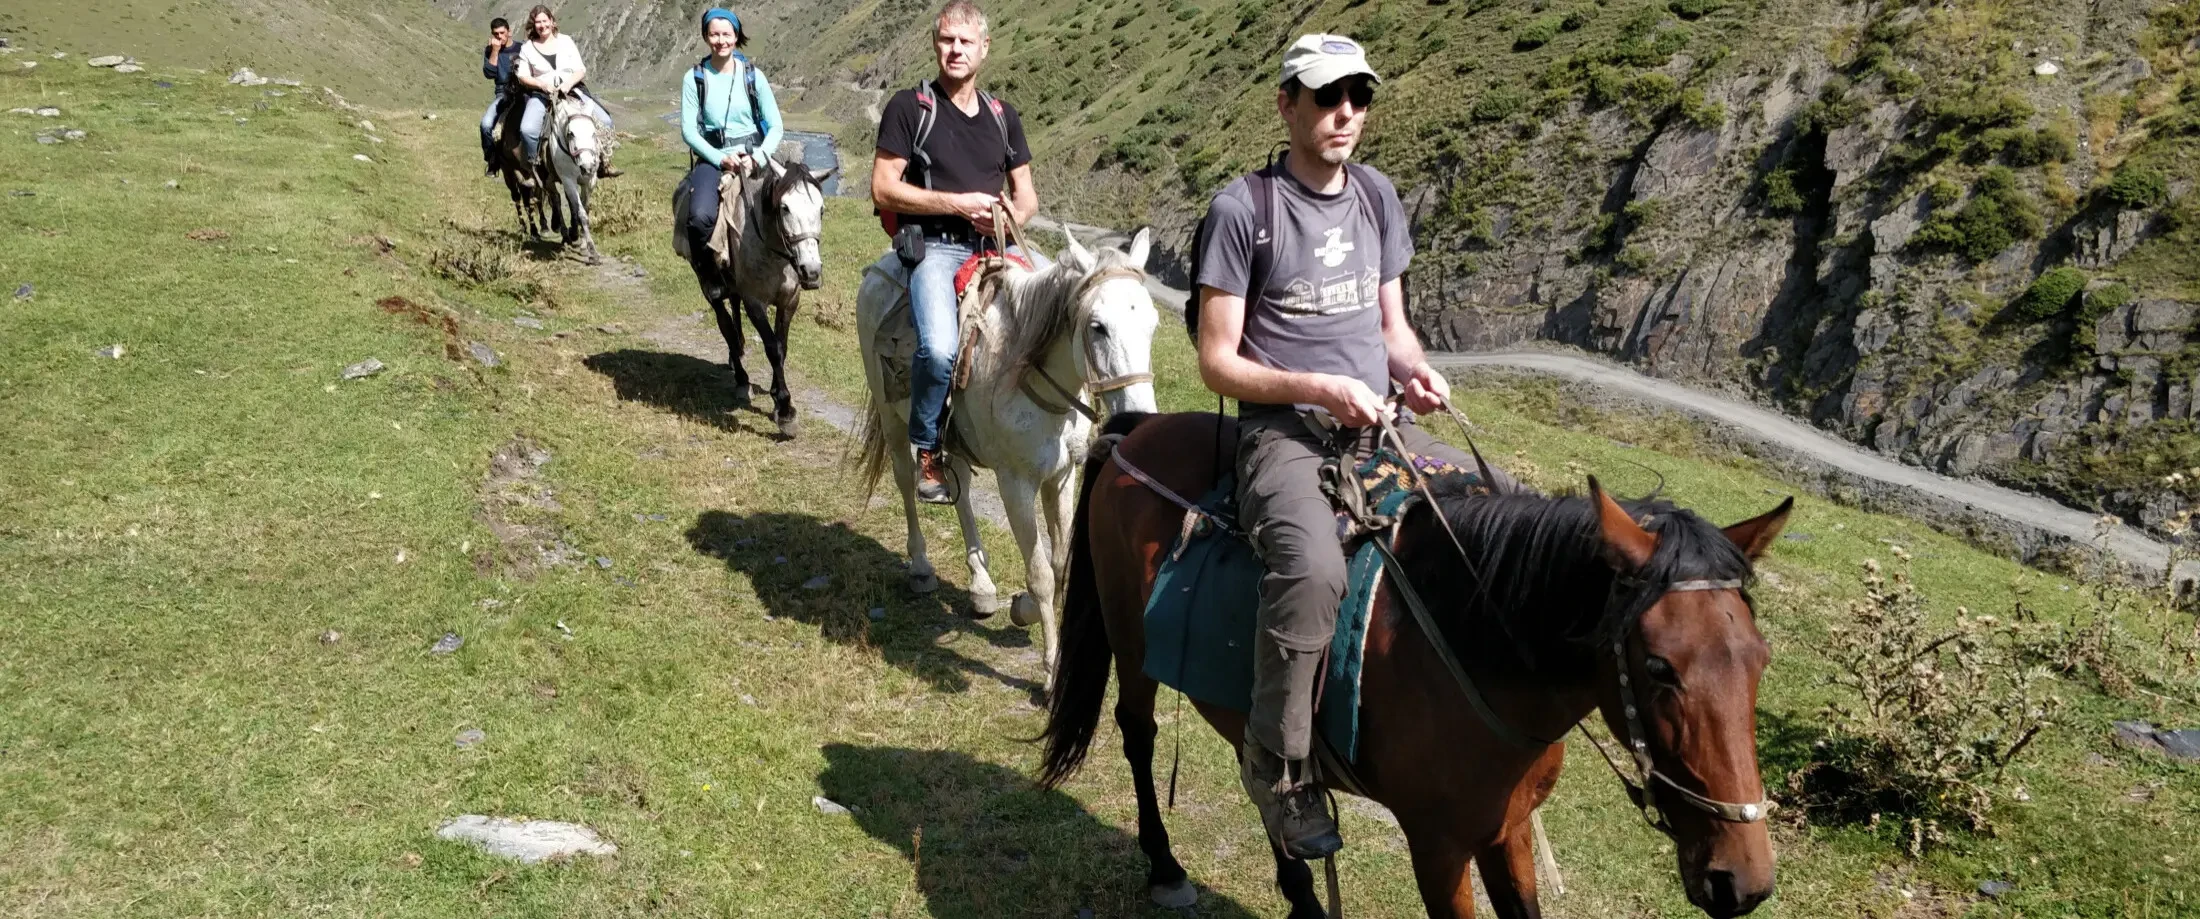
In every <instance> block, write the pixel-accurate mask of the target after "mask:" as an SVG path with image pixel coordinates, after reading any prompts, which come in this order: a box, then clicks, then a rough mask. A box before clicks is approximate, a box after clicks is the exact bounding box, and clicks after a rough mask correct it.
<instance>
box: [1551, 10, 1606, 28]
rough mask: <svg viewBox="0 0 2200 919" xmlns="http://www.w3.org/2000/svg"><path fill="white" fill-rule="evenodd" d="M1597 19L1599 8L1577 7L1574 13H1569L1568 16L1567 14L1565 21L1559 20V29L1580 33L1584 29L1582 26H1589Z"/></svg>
mask: <svg viewBox="0 0 2200 919" xmlns="http://www.w3.org/2000/svg"><path fill="white" fill-rule="evenodd" d="M1596 18H1597V8H1596V7H1593V6H1581V7H1575V8H1574V9H1573V11H1572V12H1569V13H1567V14H1566V18H1565V19H1562V20H1559V23H1558V27H1559V28H1560V29H1562V30H1565V31H1568V32H1579V31H1581V27H1582V26H1585V25H1588V24H1589V23H1590V22H1591V21H1593V20H1595V19H1596Z"/></svg>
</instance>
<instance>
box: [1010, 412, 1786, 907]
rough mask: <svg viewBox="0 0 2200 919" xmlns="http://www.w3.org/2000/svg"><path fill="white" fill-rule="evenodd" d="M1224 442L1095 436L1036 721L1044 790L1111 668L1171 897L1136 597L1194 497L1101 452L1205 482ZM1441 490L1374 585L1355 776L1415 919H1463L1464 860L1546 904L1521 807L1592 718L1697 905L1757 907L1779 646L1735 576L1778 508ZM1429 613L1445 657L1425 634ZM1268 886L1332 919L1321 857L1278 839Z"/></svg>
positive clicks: (1171, 862)
mask: <svg viewBox="0 0 2200 919" xmlns="http://www.w3.org/2000/svg"><path fill="white" fill-rule="evenodd" d="M1218 425H1219V426H1220V427H1218ZM1218 439H1219V441H1220V442H1221V443H1223V444H1235V443H1236V434H1235V423H1234V422H1232V421H1229V420H1227V419H1221V418H1217V417H1216V416H1214V415H1163V416H1123V417H1117V418H1114V419H1111V420H1110V422H1109V424H1108V426H1107V428H1106V429H1105V430H1104V431H1103V437H1102V439H1101V440H1100V441H1099V443H1098V445H1097V446H1095V447H1094V449H1093V452H1092V454H1091V456H1090V457H1089V458H1088V459H1087V461H1086V465H1085V479H1084V487H1083V494H1082V495H1081V496H1080V498H1079V499H1078V504H1077V515H1076V523H1075V527H1074V539H1073V543H1072V546H1071V553H1072V554H1071V561H1070V574H1069V596H1068V599H1067V602H1066V603H1065V605H1064V607H1063V620H1062V652H1061V663H1060V665H1059V666H1060V670H1059V671H1058V672H1057V674H1056V676H1055V682H1054V692H1053V695H1052V697H1051V698H1050V699H1049V705H1048V708H1049V712H1048V719H1047V728H1046V732H1045V734H1044V735H1042V736H1043V739H1044V740H1045V742H1046V757H1045V766H1044V772H1043V773H1042V775H1041V782H1042V784H1045V785H1047V786H1049V787H1051V786H1054V785H1056V784H1059V783H1060V782H1062V781H1064V780H1065V779H1067V778H1068V777H1069V776H1070V775H1071V774H1072V773H1073V772H1075V771H1076V769H1077V768H1078V766H1079V765H1080V764H1081V763H1082V762H1083V760H1084V757H1085V753H1086V751H1087V750H1088V749H1089V748H1090V747H1091V744H1092V740H1093V734H1094V731H1095V730H1096V727H1097V725H1098V722H1099V719H1100V707H1101V704H1102V700H1103V698H1104V697H1105V696H1106V694H1107V682H1108V664H1109V662H1110V660H1111V659H1112V660H1113V662H1114V664H1115V673H1116V679H1117V681H1118V682H1119V683H1120V686H1121V689H1120V695H1119V697H1118V701H1117V703H1116V707H1115V721H1116V725H1117V727H1119V728H1120V729H1121V730H1122V732H1123V755H1124V756H1125V758H1127V759H1129V760H1130V765H1131V775H1132V778H1133V781H1134V782H1135V784H1136V786H1137V793H1138V840H1139V847H1140V848H1141V849H1143V850H1145V853H1146V858H1147V860H1148V862H1149V864H1150V865H1151V870H1150V871H1149V873H1148V875H1147V882H1148V884H1149V886H1150V890H1151V893H1152V894H1153V897H1154V899H1155V901H1156V902H1158V903H1162V904H1164V905H1172V906H1181V905H1188V904H1189V903H1190V902H1191V900H1192V898H1194V897H1195V896H1196V892H1195V891H1194V890H1193V888H1192V887H1191V885H1190V882H1189V881H1188V880H1187V878H1186V876H1185V873H1184V868H1183V866H1181V865H1179V864H1178V863H1177V861H1176V857H1175V856H1174V855H1173V854H1172V853H1171V852H1170V850H1169V835H1168V831H1167V830H1166V829H1164V828H1163V827H1162V825H1161V811H1160V806H1159V803H1158V802H1157V800H1156V797H1155V794H1154V781H1153V749H1154V747H1153V740H1154V735H1155V726H1154V720H1153V710H1154V696H1155V692H1156V690H1157V684H1156V683H1155V682H1154V681H1153V680H1151V679H1149V678H1148V677H1147V676H1146V675H1145V673H1144V672H1143V667H1144V659H1145V636H1144V612H1145V609H1146V600H1147V597H1148V595H1149V594H1150V593H1151V592H1152V590H1153V585H1154V576H1155V573H1156V571H1157V569H1158V568H1159V566H1160V564H1161V562H1162V560H1163V555H1164V553H1166V552H1168V551H1169V549H1170V547H1171V546H1172V544H1173V543H1174V542H1175V540H1176V539H1177V537H1178V534H1179V532H1181V530H1182V523H1183V519H1184V514H1185V511H1184V510H1183V509H1182V508H1181V507H1179V506H1178V505H1177V504H1175V503H1172V502H1171V501H1169V500H1167V499H1165V498H1163V497H1162V496H1161V495H1159V494H1158V493H1156V492H1155V491H1154V489H1152V488H1150V487H1148V486H1147V485H1145V484H1142V483H1140V482H1139V481H1137V480H1136V479H1134V478H1133V477H1132V476H1131V475H1130V474H1129V473H1127V472H1125V471H1124V468H1123V466H1122V464H1121V463H1119V462H1118V461H1117V460H1116V459H1115V457H1116V456H1117V455H1118V454H1120V455H1121V456H1122V457H1124V458H1125V459H1126V460H1128V461H1129V462H1130V463H1132V464H1134V465H1135V466H1136V467H1137V468H1138V469H1139V470H1140V471H1142V472H1143V473H1145V474H1146V475H1148V476H1150V477H1151V478H1152V479H1154V480H1155V481H1157V482H1158V483H1159V484H1161V485H1162V486H1163V487H1165V488H1168V489H1169V490H1171V491H1174V492H1175V493H1176V494H1178V495H1188V496H1195V497H1196V496H1198V495H1202V494H1205V493H1206V492H1207V491H1208V490H1209V489H1210V488H1211V487H1212V486H1213V483H1214V482H1215V481H1216V474H1217V472H1218V470H1217V468H1216V459H1217V455H1216V454H1217V453H1218V452H1219V451H1209V450H1207V449H1204V448H1201V447H1197V446H1194V447H1191V448H1189V449H1187V448H1186V446H1185V445H1199V444H1209V443H1215V442H1217V441H1218ZM1118 440H1119V441H1120V443H1114V442H1115V441H1118ZM1111 444H1113V445H1114V449H1113V450H1112V451H1111V450H1110V449H1109V447H1110V445H1111ZM1434 493H1435V502H1434V506H1431V505H1430V504H1429V503H1426V502H1423V503H1420V504H1417V505H1416V506H1414V507H1413V508H1412V509H1411V510H1409V511H1408V512H1407V514H1406V515H1405V518H1404V520H1403V521H1402V523H1401V524H1400V532H1399V535H1398V540H1397V543H1396V549H1395V557H1396V558H1397V560H1398V562H1399V564H1400V566H1401V567H1402V568H1403V569H1404V572H1405V582H1406V583H1407V584H1408V585H1409V588H1408V589H1400V588H1399V587H1398V584H1399V582H1398V580H1397V579H1396V578H1397V574H1396V572H1392V573H1391V576H1390V577H1389V578H1386V580H1385V582H1384V584H1383V585H1382V588H1381V590H1380V592H1379V593H1378V595H1377V598H1376V607H1375V608H1376V612H1375V615H1374V617H1373V621H1372V622H1371V623H1370V624H1369V626H1368V636H1367V650H1366V656H1365V661H1364V670H1363V676H1362V681H1361V691H1362V697H1361V716H1360V717H1361V721H1360V724H1361V729H1360V730H1361V739H1360V750H1359V758H1358V762H1356V763H1354V764H1352V767H1351V768H1352V772H1353V773H1354V776H1355V777H1356V778H1357V780H1358V785H1359V787H1360V789H1361V790H1363V791H1364V793H1365V794H1366V796H1367V797H1369V798H1371V799H1373V800H1375V801H1377V802H1380V803H1381V804H1383V805H1384V806H1386V807H1388V808H1390V810H1391V811H1392V812H1393V813H1395V814H1396V815H1397V816H1398V821H1399V826H1400V827H1401V828H1402V829H1403V830H1404V831H1405V834H1406V840H1407V843H1408V846H1409V848H1410V849H1411V852H1412V857H1413V870H1414V879H1415V880H1416V882H1418V884H1419V886H1420V890H1421V900H1422V902H1423V903H1424V904H1425V905H1426V907H1427V909H1428V914H1429V915H1430V916H1432V917H1468V916H1472V915H1473V913H1474V893H1473V882H1472V881H1471V880H1470V879H1469V877H1468V875H1467V862H1468V861H1469V860H1470V859H1472V860H1474V861H1476V862H1478V863H1479V864H1480V866H1481V871H1482V879H1483V883H1484V885H1485V886H1486V888H1487V890H1488V893H1489V898H1490V902H1491V904H1492V905H1493V906H1495V908H1496V910H1497V913H1498V914H1499V915H1500V916H1505V917H1535V916H1540V915H1541V909H1540V907H1539V906H1538V905H1537V902H1536V889H1535V883H1536V879H1535V862H1534V853H1533V843H1532V839H1531V835H1532V834H1531V832H1530V817H1531V815H1532V814H1533V813H1534V811H1535V808H1536V807H1537V806H1538V805H1540V804H1541V803H1542V802H1543V800H1544V798H1545V797H1547V796H1548V795H1549V794H1550V792H1551V788H1552V786H1553V785H1555V784H1556V782H1557V781H1558V772H1559V768H1560V766H1561V765H1562V760H1563V755H1564V749H1565V748H1564V747H1563V746H1561V745H1559V744H1558V743H1556V741H1557V740H1558V739H1561V738H1563V737H1564V735H1565V732H1566V731H1567V730H1568V729H1569V728H1571V727H1572V726H1573V725H1574V724H1575V723H1576V722H1578V721H1580V720H1581V719H1582V718H1583V717H1585V716H1587V715H1588V714H1589V712H1590V711H1591V710H1601V711H1602V712H1603V714H1604V720H1605V724H1606V725H1607V727H1609V728H1610V729H1611V731H1612V733H1613V736H1615V737H1617V738H1620V739H1622V741H1623V742H1631V743H1630V744H1629V746H1630V747H1631V750H1632V752H1633V753H1634V755H1635V759H1636V763H1637V767H1638V775H1639V776H1640V778H1641V781H1642V785H1643V786H1645V787H1638V788H1631V789H1630V792H1631V793H1632V794H1635V795H1636V796H1637V798H1638V801H1640V802H1642V803H1644V804H1646V805H1648V807H1647V808H1646V810H1645V816H1646V817H1651V819H1652V823H1653V825H1654V826H1657V827H1658V828H1659V829H1661V830H1663V831H1664V832H1666V833H1667V834H1668V835H1670V836H1671V837H1672V838H1673V841H1674V843H1675V849H1676V852H1677V854H1678V857H1679V867H1680V875H1681V881H1682V884H1683V885H1684V886H1685V888H1686V890H1687V895H1688V899H1689V901H1690V902H1692V903H1694V904H1695V905H1696V906H1697V907H1698V908H1700V909H1702V910H1703V911H1704V912H1705V913H1708V914H1710V915H1712V916H1719V917H1725V916H1739V915H1742V914H1744V913H1747V912H1749V911H1750V910H1752V909H1754V908H1755V907H1756V906H1757V904H1759V903H1760V902H1763V900H1764V899H1765V897H1767V896H1769V895H1770V894H1771V892H1772V860H1773V859H1772V842H1771V838H1770V836H1769V835H1768V834H1767V832H1766V828H1765V825H1764V823H1763V822H1762V820H1763V817H1764V812H1765V811H1766V810H1767V809H1769V805H1767V804H1765V803H1763V798H1764V786H1763V783H1762V781H1761V780H1760V779H1759V777H1758V770H1757V744H1756V701H1757V681H1758V677H1759V676H1760V675H1761V674H1762V672H1763V670H1764V667H1765V664H1766V663H1767V660H1768V657H1769V655H1768V651H1767V648H1766V645H1765V641H1764V639H1763V638H1762V637H1761V636H1759V635H1758V633H1757V628H1756V624H1755V622H1754V611H1753V609H1752V608H1751V606H1750V602H1749V598H1748V596H1747V595H1746V594H1744V593H1743V592H1742V590H1741V587H1742V585H1743V584H1744V583H1745V582H1746V580H1747V579H1748V578H1749V576H1750V567H1751V561H1752V560H1753V559H1755V558H1756V557H1757V556H1758V555H1759V554H1760V553H1762V552H1763V551H1764V549H1765V547H1766V546H1767V545H1769V544H1770V543H1771V542H1772V540H1773V538H1774V537H1775V536H1776V535H1777V534H1778V533H1779V531H1780V527H1781V526H1782V524H1784V523H1785V522H1786V520H1787V515H1788V510H1789V508H1790V507H1791V506H1792V504H1793V501H1792V499H1791V500H1790V501H1788V502H1784V503H1782V504H1781V505H1780V506H1779V507H1778V508H1776V509H1774V510H1773V511H1772V512H1770V513H1768V514H1765V515H1763V516H1761V517H1757V518H1754V519H1751V520H1747V521H1744V522H1742V523H1738V524H1735V525H1733V526H1730V527H1727V528H1726V529H1725V530H1724V531H1723V532H1722V531H1721V530H1720V529H1718V528H1717V527H1714V526H1712V525H1711V524H1709V523H1706V522H1705V521H1704V520H1703V519H1702V518H1700V517H1697V516H1696V515H1695V514H1693V513H1691V512H1689V511H1686V510H1682V509H1679V508H1675V507H1673V506H1672V505H1670V504H1666V503H1662V502H1624V503H1622V502H1614V501H1613V500H1612V499H1610V498H1609V497H1606V496H1605V495H1604V494H1603V492H1602V491H1600V490H1598V488H1597V485H1596V481H1595V480H1594V479H1591V480H1590V482H1589V494H1588V496H1587V497H1566V498H1546V497H1541V496H1536V495H1499V496H1473V495H1470V494H1469V492H1468V491H1467V489H1466V488H1465V487H1464V483H1463V482H1462V481H1458V480H1454V481H1449V482H1444V481H1440V482H1438V483H1436V484H1435V487H1434ZM1438 513H1441V514H1443V515H1444V517H1445V520H1446V521H1448V523H1449V524H1450V529H1451V530H1452V531H1453V532H1454V533H1456V534H1457V537H1458V539H1459V541H1460V542H1461V544H1463V551H1464V553H1465V554H1466V555H1467V556H1468V558H1466V559H1462V558H1461V551H1462V549H1461V548H1458V547H1455V546H1454V545H1453V543H1452V540H1451V538H1450V537H1448V536H1447V535H1446V534H1445V531H1444V528H1443V527H1442V526H1440V524H1439V522H1438V521H1437V519H1436V515H1437V514H1438ZM1224 538H1227V537H1224ZM1462 562H1464V564H1462ZM1415 597H1426V598H1427V599H1428V603H1429V606H1428V607H1425V608H1424V609H1425V611H1426V612H1427V613H1428V614H1429V616H1427V617H1424V618H1423V619H1421V620H1417V619H1416V618H1415V617H1414V616H1412V615H1409V613H1410V607H1409V604H1413V603H1418V602H1419V601H1418V600H1417V599H1414V598H1415ZM1428 620H1433V621H1434V622H1435V623H1437V626H1436V630H1437V631H1438V632H1441V633H1442V634H1441V635H1440V636H1437V637H1436V640H1438V641H1441V642H1443V645H1442V649H1443V650H1439V647H1438V646H1437V645H1434V644H1432V643H1431V636H1430V635H1429V634H1427V632H1425V631H1423V630H1422V629H1421V628H1419V627H1417V625H1416V622H1417V621H1428ZM1447 651H1448V652H1449V653H1448V655H1447V654H1446V653H1445V652H1447ZM1622 662H1624V663H1622ZM1454 664H1456V665H1457V666H1458V675H1457V676H1456V677H1455V676H1454V675H1453V672H1452V670H1451V667H1452V666H1453V665H1454ZM1463 703H1465V704H1463ZM1638 706H1639V708H1638ZM1198 708H1199V713H1200V715H1201V716H1203V717H1205V718H1206V719H1207V721H1208V723H1209V724H1211V725H1213V726H1214V729H1215V730H1216V731H1217V732H1219V733H1221V735H1222V736H1223V737H1224V738H1226V739H1229V740H1230V741H1231V742H1232V743H1233V744H1235V743H1237V742H1238V739H1239V738H1241V737H1242V736H1243V735H1244V718H1245V716H1244V715H1243V714H1242V713H1239V712H1233V711H1228V710H1224V709H1220V708H1217V707H1215V706H1212V705H1207V704H1199V705H1198ZM1478 711H1479V712H1483V713H1486V714H1477V712H1478ZM1535 738H1543V739H1542V740H1537V739H1535ZM1331 767H1332V768H1335V764H1334V763H1332V764H1331ZM1630 784H1632V783H1630ZM1729 801H1748V802H1757V803H1752V804H1746V805H1744V804H1727V803H1723V802H1729ZM1652 815H1658V816H1652ZM1271 848H1275V847H1274V845H1273V843H1272V842H1271ZM1276 882H1277V885H1278V886H1279V887H1280V888H1281V889H1282V891H1283V895H1284V898H1285V899H1286V900H1288V901H1289V902H1290V903H1291V916H1292V917H1293V919H1319V917H1321V916H1323V915H1324V913H1323V911H1322V908H1321V904H1320V902H1319V900H1318V899H1317V897H1316V896H1315V892H1314V885H1313V874H1312V872H1311V871H1309V870H1308V868H1307V866H1306V864H1305V863H1303V862H1299V861H1294V860H1288V859H1286V858H1285V857H1284V855H1283V853H1282V851H1281V850H1280V849H1277V850H1276Z"/></svg>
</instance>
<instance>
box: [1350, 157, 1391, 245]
mask: <svg viewBox="0 0 2200 919" xmlns="http://www.w3.org/2000/svg"><path fill="white" fill-rule="evenodd" d="M1344 174H1345V179H1346V181H1348V182H1349V183H1350V184H1351V185H1352V193H1353V194H1354V195H1356V196H1358V197H1359V199H1360V206H1361V207H1364V208H1366V209H1367V212H1368V215H1369V216H1370V217H1371V218H1372V219H1373V220H1374V221H1375V228H1376V229H1378V230H1382V229H1387V228H1386V227H1384V226H1383V216H1384V215H1383V204H1382V202H1380V201H1377V200H1375V180H1374V175H1375V170H1374V169H1373V168H1371V167H1368V166H1365V165H1362V164H1360V163H1346V164H1344Z"/></svg>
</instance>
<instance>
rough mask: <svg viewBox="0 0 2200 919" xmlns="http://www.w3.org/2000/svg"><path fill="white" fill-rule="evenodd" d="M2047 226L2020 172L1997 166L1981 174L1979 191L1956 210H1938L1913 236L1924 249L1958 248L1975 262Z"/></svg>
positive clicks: (1915, 243) (1914, 242)
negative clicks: (2019, 184)
mask: <svg viewBox="0 0 2200 919" xmlns="http://www.w3.org/2000/svg"><path fill="white" fill-rule="evenodd" d="M2043 229H2045V221H2043V220H2042V219H2041V218H2040V212H2039V209H2038V208H2037V207H2035V206H2033V204H2032V202H2031V199H2029V198H2027V197H2025V194H2024V192H2023V191H2022V190H2020V189H2018V188H2017V181H2016V174H2015V173H2013V172H2011V171H2009V169H2008V167H2006V166H1995V167H1993V168H1991V169H1988V170H1986V172H1985V174H1984V175H1981V176H1980V177H1979V182H1978V193H1977V194H1976V195H1973V196H1972V197H1971V200H1970V203H1968V204H1965V205H1964V206H1963V209H1962V210H1960V211H1956V212H1954V213H1947V212H1941V213H1936V214H1934V215H1933V216H1932V217H1931V218H1929V219H1927V220H1926V221H1925V225H1924V226H1921V227H1919V228H1918V230H1917V233H1916V234H1915V235H1913V236H1911V237H1910V245H1911V246H1913V247H1916V248H1919V249H1924V250H1939V251H1944V252H1954V253H1957V254H1960V255H1962V256H1964V257H1965V258H1968V259H1970V260H1971V261H1974V262H1983V261H1986V260H1988V259H1991V258H1993V257H1994V256H1996V255H1999V254H2001V252H2002V251H2003V250H2005V249H2007V248H2009V247H2010V246H2013V245H2016V244H2017V242H2018V241H2019V240H2025V239H2032V238H2034V237H2037V236H2039V235H2040V233H2041V231H2042V230H2043Z"/></svg>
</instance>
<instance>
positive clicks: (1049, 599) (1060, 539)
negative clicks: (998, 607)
mask: <svg viewBox="0 0 2200 919" xmlns="http://www.w3.org/2000/svg"><path fill="white" fill-rule="evenodd" d="M1075 479H1076V476H1075V473H1074V471H1073V470H1071V469H1065V470H1063V471H1062V472H1061V473H1060V474H1059V475H1056V476H1055V477H1054V478H1053V479H1050V480H1048V481H1044V482H1040V483H1039V488H1038V494H1037V497H1036V501H1037V503H1038V505H1039V511H1040V513H1041V514H1043V515H1044V518H1043V519H1044V522H1045V524H1046V530H1045V531H1044V533H1043V534H1042V535H1044V536H1045V540H1044V547H1043V548H1044V552H1045V554H1046V557H1047V559H1048V560H1049V562H1050V564H1051V566H1052V567H1051V568H1050V569H1049V571H1048V573H1049V574H1050V575H1052V577H1053V581H1052V583H1053V585H1054V586H1056V587H1061V586H1065V585H1067V584H1068V583H1069V524H1070V521H1071V518H1072V516H1073V514H1074V510H1075V506H1076V505H1075V502H1076V500H1077V497H1076V495H1075V493H1073V492H1072V491H1071V490H1070V489H1071V488H1072V486H1073V485H1074V484H1075ZM1026 559H1027V564H1029V565H1033V566H1036V565H1038V564H1039V561H1038V559H1036V558H1033V557H1031V556H1028V555H1027V556H1026ZM1031 583H1032V584H1033V585H1034V586H1033V587H1032V588H1031V589H1030V590H1029V591H1026V592H1025V593H1024V594H1023V595H1022V596H1020V597H1018V598H1017V602H1015V603H1013V604H1011V605H1010V608H1009V612H1008V617H1009V621H1011V622H1014V623H1016V624H1017V625H1019V626H1028V625H1030V624H1032V623H1033V622H1038V623H1039V633H1040V635H1042V636H1043V637H1044V638H1045V639H1046V649H1047V669H1048V670H1049V671H1050V672H1051V671H1052V670H1053V668H1054V661H1055V658H1056V657H1057V656H1058V655H1057V653H1056V650H1055V649H1056V648H1057V647H1058V644H1057V642H1058V639H1059V637H1060V636H1059V631H1058V629H1057V627H1056V622H1055V611H1056V610H1057V609H1058V608H1059V607H1058V606H1057V605H1056V603H1055V600H1056V599H1057V591H1056V590H1040V589H1039V588H1038V587H1037V584H1038V581H1037V579H1033V580H1032V582H1031Z"/></svg>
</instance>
